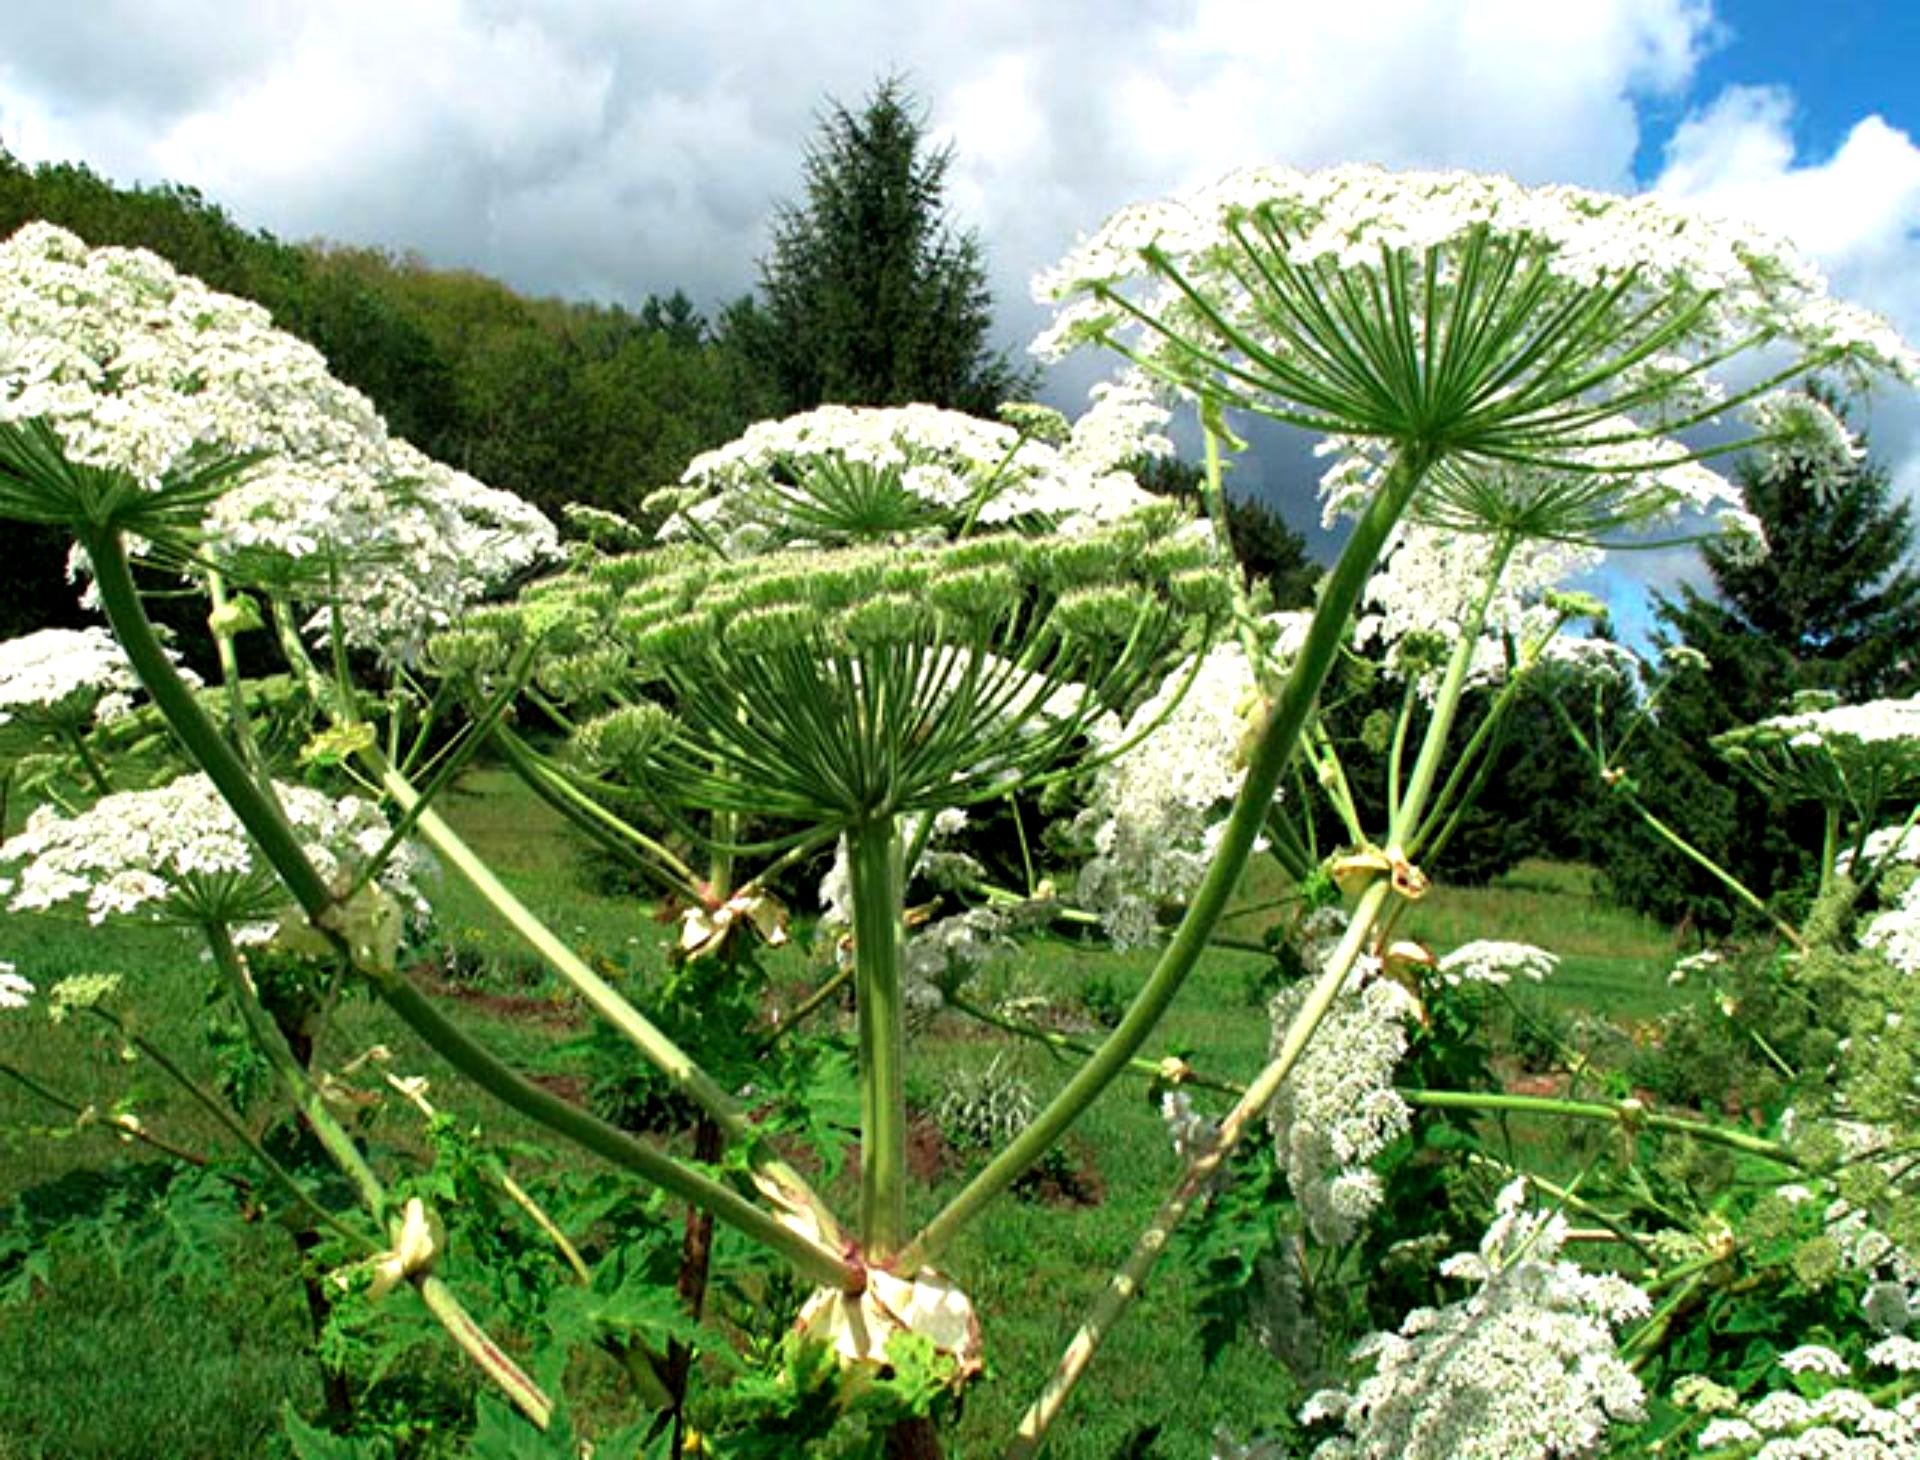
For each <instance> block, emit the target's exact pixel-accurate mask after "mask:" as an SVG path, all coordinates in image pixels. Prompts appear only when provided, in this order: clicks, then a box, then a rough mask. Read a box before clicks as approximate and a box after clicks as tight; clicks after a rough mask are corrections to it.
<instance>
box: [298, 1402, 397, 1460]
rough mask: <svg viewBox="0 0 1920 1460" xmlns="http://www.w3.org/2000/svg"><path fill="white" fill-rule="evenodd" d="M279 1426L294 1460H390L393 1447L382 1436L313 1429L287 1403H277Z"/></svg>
mask: <svg viewBox="0 0 1920 1460" xmlns="http://www.w3.org/2000/svg"><path fill="white" fill-rule="evenodd" d="M280 1429H281V1432H282V1433H283V1434H284V1435H286V1437H287V1443H288V1444H289V1445H291V1446H292V1447H293V1453H294V1457H295V1460H392V1456H393V1447H392V1446H391V1445H389V1444H388V1443H387V1442H386V1441H385V1440H379V1439H360V1438H357V1437H355V1436H353V1435H336V1434H333V1433H332V1432H331V1431H328V1430H322V1429H315V1428H314V1427H313V1426H312V1425H310V1424H308V1423H307V1422H306V1421H305V1420H303V1419H301V1418H300V1416H299V1415H297V1414H295V1413H294V1411H293V1405H292V1404H291V1403H285V1404H282V1405H281V1406H280Z"/></svg>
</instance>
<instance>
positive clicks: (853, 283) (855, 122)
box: [730, 78, 1028, 415]
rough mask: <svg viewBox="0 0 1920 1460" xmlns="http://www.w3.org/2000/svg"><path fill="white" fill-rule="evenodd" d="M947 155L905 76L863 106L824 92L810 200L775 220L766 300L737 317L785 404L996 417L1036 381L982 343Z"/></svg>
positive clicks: (978, 275) (968, 237) (977, 264)
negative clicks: (951, 198)
mask: <svg viewBox="0 0 1920 1460" xmlns="http://www.w3.org/2000/svg"><path fill="white" fill-rule="evenodd" d="M952 163H953V150H952V148H951V147H941V148H930V147H929V146H928V145H927V136H926V119H925V116H924V115H923V113H922V112H921V111H920V110H919V108H918V106H917V104H916V103H915V101H914V99H913V97H912V96H911V94H910V93H909V92H908V91H907V89H906V88H905V86H904V85H903V84H902V82H901V81H900V80H899V79H898V78H889V79H887V80H885V81H882V82H881V83H880V84H879V86H878V87H876V88H875V89H874V92H873V94H872V95H871V96H870V97H868V99H867V101H866V104H865V105H864V106H863V107H862V108H861V110H860V111H859V112H857V113H856V112H853V111H850V110H848V109H847V108H846V107H844V106H842V105H841V104H840V103H838V102H830V103H829V105H828V108H827V114H826V117H825V120H824V122H823V123H822V126H821V128H820V132H819V135H818V136H817V137H816V138H815V140H814V141H813V143H812V145H811V146H810V147H809V148H808V150H807V157H806V168H805V178H806V196H805V200H804V201H803V202H801V203H798V204H788V205H785V206H783V207H782V208H781V209H780V210H779V212H778V213H777V215H776V217H775V221H774V230H773V252H772V253H771V254H770V255H769V256H768V257H767V258H765V259H763V260H762V261H761V265H760V268H761V295H762V298H761V300H760V301H759V302H758V303H757V304H756V305H755V306H754V307H752V308H750V309H747V310H745V311H736V313H735V314H734V316H733V317H732V319H731V320H730V324H731V326H732V328H733V329H734V330H735V331H736V332H737V334H738V336H739V337H740V338H741V340H742V343H743V344H745V346H746V347H747V349H748V350H749V352H750V354H751V355H752V357H753V358H754V359H755V360H756V361H757V362H758V364H759V366H760V368H761V369H762V371H763V372H764V373H765V375H766V376H767V379H768V381H769V383H770V385H771V386H772V388H773V392H774V394H775V396H776V398H777V399H778V401H779V404H780V407H781V409H782V410H783V411H787V412H793V411H803V410H811V409H812V408H813V407H815V406H818V405H821V404H823V403H826V402H840V403H844V404H850V405H905V404H907V403H909V402H913V401H924V402H927V403H929V404H932V405H938V406H948V407H951V408H953V409H956V410H964V411H972V412H975V413H978V414H982V415H988V414H991V413H992V412H993V409H994V408H995V407H996V406H997V405H999V404H1000V402H1001V401H1003V400H1005V399H1008V398H1009V397H1011V396H1014V395H1018V394H1021V393H1023V391H1024V389H1025V388H1026V387H1027V386H1028V381H1027V380H1026V378H1025V377H1024V375H1023V374H1022V373H1021V372H1020V371H1018V370H1016V369H1015V368H1014V367H1013V366H1012V364H1011V363H1010V362H1009V361H1008V359H1007V358H1006V355H1005V354H1004V352H995V351H994V350H993V349H992V348H991V346H990V345H989V343H988V336H989V333H990V331H991V329H992V324H993V307H992V296H991V293H990V291H989V290H988V287H987V272H986V264H985V255H984V251H983V249H982V246H981V243H980V240H979V237H978V235H976V234H974V233H973V232H971V231H968V230H962V229H956V228H954V227H953V226H952V225H950V224H949V223H948V222H947V218H946V209H945V203H944V198H945V191H946V179H947V172H948V169H949V168H950V167H951V166H952Z"/></svg>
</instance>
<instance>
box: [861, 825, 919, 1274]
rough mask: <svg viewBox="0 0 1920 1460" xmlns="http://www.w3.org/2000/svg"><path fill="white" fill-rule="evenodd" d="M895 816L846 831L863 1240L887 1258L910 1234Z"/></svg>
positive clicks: (901, 887)
mask: <svg viewBox="0 0 1920 1460" xmlns="http://www.w3.org/2000/svg"><path fill="white" fill-rule="evenodd" d="M901 861H902V859H901V849H900V827H899V823H898V821H897V820H896V819H895V818H894V817H891V816H883V817H880V818H878V819H876V820H873V821H866V822H861V823H859V824H858V825H856V826H853V827H850V828H849V829H848V831H847V864H848V869H849V871H850V872H851V874H852V885H853V968H854V1001H855V1007H856V1010H857V1013H858V1016H859V1028H860V1242H861V1246H862V1248H863V1250H864V1251H865V1254H866V1257H867V1259H868V1261H870V1262H875V1263H881V1264H884V1263H886V1262H887V1261H888V1259H890V1258H891V1257H892V1256H893V1254H894V1253H895V1252H897V1251H898V1250H899V1248H900V1243H901V1242H902V1241H903V1240H904V1239H905V1237H906V1235H907V1086H906V1046H907V1023H906V1008H905V1005H904V1003H903V1001H902V990H901V972H902V965H903V962H904V956H903V955H904V947H903V944H904V941H905V940H904V935H903V933H902V930H901V923H900V919H901V911H902V907H903V905H904V903H905V899H906V876H905V872H904V870H903V868H902V865H901Z"/></svg>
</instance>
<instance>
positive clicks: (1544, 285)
mask: <svg viewBox="0 0 1920 1460" xmlns="http://www.w3.org/2000/svg"><path fill="white" fill-rule="evenodd" d="M1035 294H1036V296H1037V297H1039V298H1040V299H1042V300H1043V301H1051V302H1054V303H1056V304H1058V305H1059V306H1060V310H1059V313H1058V315H1057V316H1056V318H1055V321H1054V323H1053V326H1052V327H1051V328H1050V329H1049V330H1048V331H1047V332H1046V333H1045V334H1044V335H1043V336H1042V337H1041V339H1040V340H1039V341H1038V342H1037V343H1036V345H1035V349H1036V350H1037V351H1038V352H1040V353H1041V354H1043V355H1047V356H1050V357H1058V356H1060V355H1062V354H1065V353H1066V352H1067V351H1069V350H1071V349H1073V348H1074V347H1075V346H1077V345H1079V344H1081V343H1083V342H1097V343H1102V344H1107V345H1110V346H1113V347H1115V348H1118V349H1119V350H1120V351H1121V352H1122V353H1124V354H1126V355H1128V356H1129V357H1131V358H1132V359H1133V360H1135V361H1136V363H1138V364H1139V365H1141V366H1142V367H1143V368H1145V369H1147V370H1148V371H1150V372H1151V373H1153V374H1154V375H1156V376H1158V377H1160V378H1162V379H1164V380H1167V381H1170V382H1172V383H1173V384H1174V385H1176V386H1177V387H1181V388H1184V389H1187V390H1191V391H1193V392H1194V393H1196V394H1198V395H1200V396H1202V397H1204V398H1208V399H1212V400H1214V401H1216V402H1218V403H1220V404H1223V405H1227V406H1239V407H1244V408H1247V409H1251V410H1255V411H1259V412H1261V413H1263V414H1266V415H1269V416H1273V417H1276V418H1279V419H1283V420H1288V421H1293V422H1295V423H1297V424H1301V425H1304V426H1307V427H1309V428H1310V429H1315V430H1320V431H1325V432H1329V433H1333V434H1347V435H1352V436H1357V437H1367V438H1371V439H1376V440H1385V441H1389V442H1392V443H1395V444H1396V445H1408V444H1413V443H1421V444H1422V446H1423V449H1427V450H1430V451H1432V452H1433V453H1434V454H1437V455H1438V456H1441V457H1449V456H1452V457H1462V456H1470V457H1474V458H1478V459H1482V460H1487V461H1499V462H1509V461H1516V460H1524V461H1528V462H1532V463H1536V464H1538V463H1545V462H1561V461H1565V460H1567V459H1568V458H1569V457H1570V456H1572V455H1575V454H1577V453H1578V452H1580V451H1582V450H1584V449H1586V448H1588V447H1591V446H1592V445H1593V444H1595V443H1594V437H1593V428H1595V427H1596V426H1598V425H1599V424H1600V423H1601V422H1603V421H1606V420H1608V419H1610V418H1614V417H1616V416H1618V415H1619V413H1620V412H1622V411H1625V412H1627V413H1629V414H1631V415H1632V417H1633V418H1634V420H1635V421H1636V422H1638V425H1637V426H1636V427H1635V428H1634V429H1635V431H1636V432H1637V431H1638V430H1639V429H1641V428H1645V429H1649V430H1661V429H1662V428H1664V427H1668V426H1672V425H1676V424H1680V423H1683V422H1686V421H1690V420H1691V419H1693V418H1695V417H1696V416H1697V415H1699V414H1702V413H1704V412H1705V411H1709V410H1711V409H1712V408H1713V407H1714V406H1715V405H1716V404H1717V403H1718V400H1719V394H1718V392H1717V391H1716V389H1715V387H1714V385H1713V382H1712V380H1711V378H1710V376H1709V375H1708V373H1707V371H1706V370H1705V369H1703V368H1702V367H1708V366H1712V365H1714V364H1717V363H1718V362H1720V361H1721V360H1723V359H1725V358H1727V357H1729V356H1731V355H1733V354H1735V353H1738V352H1739V351H1741V350H1742V349H1745V348H1748V347H1750V346H1756V345H1760V344H1767V343H1771V344H1777V345H1784V346H1787V347H1788V348H1790V349H1792V350H1793V351H1794V352H1795V353H1796V354H1797V355H1798V356H1799V357H1800V358H1801V359H1802V360H1803V361H1806V362H1808V363H1812V364H1830V363H1831V364H1844V365H1846V366H1848V367H1851V368H1853V369H1855V370H1857V371H1859V372H1874V371H1885V372H1888V373H1891V374H1894V375H1896V376H1899V377H1901V378H1903V379H1907V380H1912V379H1914V378H1916V376H1917V375H1920V359H1917V358H1916V356H1915V355H1914V353H1913V352H1912V351H1911V350H1910V349H1909V348H1908V347H1907V346H1906V345H1905V343H1904V342H1902V341H1901V340H1900V339H1899V337H1898V336H1897V335H1896V334H1895V333H1894V332H1893V330H1892V329H1891V328H1889V327H1888V326H1887V324H1886V323H1885V322H1884V321H1882V320H1880V319H1878V318H1875V317H1874V316H1872V315H1869V314H1866V313H1864V312H1862V311H1860V310H1857V309H1854V308H1851V307H1849V306H1847V305H1844V304H1841V303H1838V302H1836V301H1834V300H1833V299H1832V298H1830V297H1829V295H1828V294H1827V291H1826V286H1825V282H1824V280H1822V278H1821V277H1820V275H1819V273H1818V272H1817V271H1816V270H1815V269H1814V268H1813V267H1812V266H1811V265H1810V264H1809V263H1807V262H1806V261H1805V260H1804V259H1802V258H1801V257H1800V256H1799V255H1797V254H1796V253H1795V252H1794V251H1793V250H1792V249H1791V248H1790V247H1789V246H1788V245H1786V244H1785V243H1784V242H1782V241H1781V240H1779V239H1777V238H1774V237H1772V236H1769V235H1766V234H1763V233H1761V232H1758V231H1756V230H1754V229H1752V228H1750V227H1746V226H1743V225H1741V224H1738V223H1734V222H1729V221H1725V220H1718V219H1710V218H1707V217H1705V216H1702V215H1699V214H1696V213H1693V212H1690V211H1687V210H1684V209H1682V208H1679V207H1676V206H1674V205H1672V204H1670V203H1668V202H1666V201H1664V200H1660V199H1655V198H1652V197H1648V196H1640V197H1631V198H1627V197H1615V196H1610V195H1607V194H1603V193H1595V192H1589V191H1586V190H1584V189H1579V188H1571V187H1544V188H1527V187H1522V186H1520V185H1519V184H1517V183H1514V182H1512V181H1511V180H1509V179H1507V178H1504V177H1495V176H1484V175H1475V174H1468V173H1448V172H1390V171H1386V170H1384V169H1381V168H1378V167H1372V166H1346V167H1335V168H1329V169H1326V170H1324V171H1320V172H1299V171H1295V170H1292V169H1288V168H1254V169H1249V170H1247V171H1243V172H1239V173H1235V174H1233V175H1232V176H1230V177H1227V178H1225V179H1223V180H1222V181H1220V182H1218V183H1215V184H1212V185H1210V186H1206V187H1202V188H1198V189H1195V190H1194V191H1191V192H1189V193H1186V194H1185V195H1183V196H1181V197H1178V198H1173V199H1168V200H1163V201H1159V202H1154V203H1149V204H1145V205H1142V206H1137V207H1131V208H1127V209H1125V210H1123V211H1121V212H1120V213H1118V214H1116V215H1114V216H1113V217H1112V218H1110V219H1109V220H1108V221H1107V222H1106V224H1105V225H1103V226H1102V227H1101V228H1100V230H1099V231H1098V232H1096V233H1095V234H1094V235H1093V236H1092V237H1091V238H1089V239H1087V240H1086V241H1084V242H1083V243H1081V244H1080V245H1079V246H1078V247H1077V248H1076V249H1075V250H1074V251H1073V252H1072V253H1071V254H1069V255H1068V257H1067V258H1066V259H1065V260H1064V261H1063V262H1062V263H1061V264H1060V265H1059V266H1058V267H1056V268H1054V269H1052V270H1049V271H1048V272H1046V273H1044V274H1042V275H1041V276H1040V277H1039V278H1038V279H1037V280H1036V281H1035Z"/></svg>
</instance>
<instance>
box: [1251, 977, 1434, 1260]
mask: <svg viewBox="0 0 1920 1460" xmlns="http://www.w3.org/2000/svg"><path fill="white" fill-rule="evenodd" d="M1310 992H1311V984H1310V983H1308V982H1303V983H1299V984H1296V985H1294V986H1293V987H1292V988H1289V989H1285V990H1283V991H1282V992H1281V993H1280V994H1279V995H1278V996H1277V997H1276V998H1275V999H1274V1001H1273V1003H1272V1005H1271V1006H1270V1007H1269V1010H1268V1014H1269V1017H1270V1019H1271V1022H1272V1024H1273V1047H1274V1049H1275V1050H1276V1051H1277V1050H1278V1049H1279V1048H1280V1045H1281V1042H1282V1041H1283V1040H1284V1038H1285V1037H1286V1033H1287V1030H1288V1029H1289V1028H1290V1027H1291V1026H1292V1024H1293V1020H1294V1016H1295V1015H1297V1014H1298V1013H1299V1012H1300V1009H1301V1007H1302V1006H1303V1005H1304V1004H1305V1003H1306V1000H1307V996H1308V994H1309V993H1310ZM1415 1013H1416V1006H1415V1004H1414V1001H1413V996H1412V995H1411V994H1409V993H1408V992H1407V991H1406V990H1405V989H1403V988H1402V987H1400V985H1399V984H1397V983H1395V982H1393V981H1392V980H1391V979H1384V978H1376V979H1372V980H1369V981H1368V982H1366V983H1364V984H1362V985H1361V986H1360V987H1359V988H1358V989H1357V990H1354V989H1352V988H1348V989H1343V990H1342V991H1341V993H1340V995H1339V997H1338V998H1337V999H1336V1000H1335V1002H1334V1004H1333V1007H1332V1008H1331V1009H1329V1010H1328V1012H1327V1015H1326V1017H1325V1018H1324V1019H1323V1020H1321V1022H1320V1027H1319V1028H1318V1029H1317V1030H1316V1031H1315V1033H1314V1037H1313V1042H1312V1043H1310V1044H1309V1045H1308V1046H1307V1049H1306V1052H1305V1053H1304V1054H1303V1055H1301V1057H1300V1062H1299V1063H1298V1064H1297V1065H1295V1066H1294V1069H1293V1073H1292V1074H1291V1075H1289V1076H1288V1077H1287V1081H1286V1083H1285V1084H1284V1085H1282V1086H1281V1087H1280V1093H1279V1094H1278V1095H1277V1096H1275V1097H1274V1101H1273V1104H1272V1105H1270V1106H1269V1107H1268V1108H1267V1121H1268V1124H1269V1125H1271V1126H1272V1128H1273V1138H1274V1147H1275V1150H1276V1151H1277V1152H1278V1153H1279V1157H1280V1162H1281V1165H1282V1166H1283V1167H1285V1169H1286V1173H1287V1185H1288V1187H1289V1189H1290V1190H1291V1191H1292V1192H1293V1198H1294V1200H1295V1201H1296V1202H1298V1203H1299V1205H1300V1212H1301V1215H1302V1216H1303V1217H1304V1218H1305V1220H1306V1224H1307V1230H1308V1231H1309V1232H1311V1233H1312V1234H1313V1237H1314V1239H1315V1240H1316V1241H1319V1242H1324V1243H1328V1244H1330V1245H1331V1244H1337V1243H1342V1242H1347V1241H1351V1240H1352V1238H1353V1237H1354V1235H1355V1234H1356V1233H1357V1232H1358V1231H1359V1230H1360V1227H1361V1225H1362V1224H1363V1223H1364V1222H1365V1221H1366V1220H1367V1218H1368V1217H1369V1216H1371V1215H1372V1213H1373V1210H1374V1208H1375V1207H1377V1206H1378V1205H1379V1204H1380V1199H1381V1196H1382V1195H1383V1191H1382V1188H1381V1184H1380V1178H1379V1176H1378V1175H1377V1174H1376V1173H1375V1172H1374V1171H1373V1170H1372V1168H1371V1166H1370V1165H1369V1164H1368V1163H1369V1162H1371V1161H1372V1160H1373V1159H1374V1158H1375V1157H1376V1156H1378V1155H1379V1154H1380V1153H1381V1152H1382V1151H1384V1150H1385V1149H1386V1148H1387V1147H1388V1146H1390V1145H1392V1144H1393V1142H1394V1141H1395V1140H1396V1139H1398V1138H1399V1137H1400V1136H1402V1135H1404V1134H1405V1133H1406V1131H1407V1129H1408V1127H1409V1124H1410V1122H1411V1115H1412V1113H1411V1111H1409V1109H1408V1108H1407V1103H1406V1101H1404V1100H1402V1099H1401V1098H1400V1096H1399V1094H1398V1092H1397V1091H1395V1090H1394V1088H1393V1072H1394V1070H1395V1069H1396V1068H1397V1067H1398V1066H1399V1063H1400V1060H1401V1057H1402V1056H1403V1055H1405V1054H1406V1052H1407V1021H1408V1020H1409V1019H1411V1018H1413V1017H1414V1016H1415Z"/></svg>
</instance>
